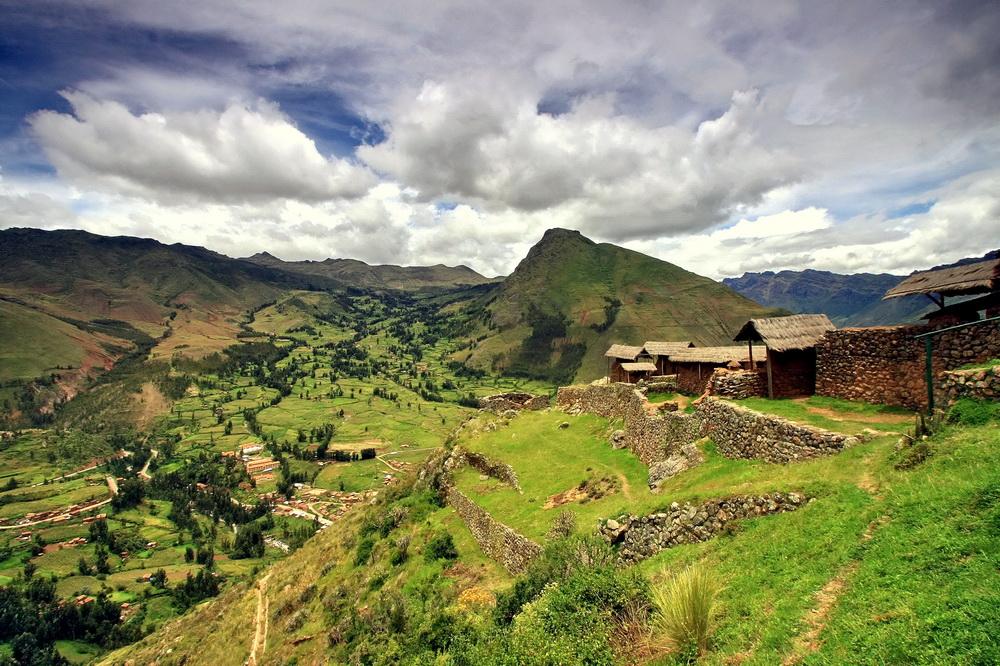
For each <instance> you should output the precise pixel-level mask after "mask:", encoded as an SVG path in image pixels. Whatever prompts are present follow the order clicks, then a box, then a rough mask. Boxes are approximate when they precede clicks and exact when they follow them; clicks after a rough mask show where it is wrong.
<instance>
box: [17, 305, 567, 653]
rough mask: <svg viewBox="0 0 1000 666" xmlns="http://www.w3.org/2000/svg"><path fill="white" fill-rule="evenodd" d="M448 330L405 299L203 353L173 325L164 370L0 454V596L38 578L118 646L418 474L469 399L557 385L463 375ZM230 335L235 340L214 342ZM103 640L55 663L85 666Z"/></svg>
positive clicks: (268, 310)
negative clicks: (254, 465) (91, 611)
mask: <svg viewBox="0 0 1000 666" xmlns="http://www.w3.org/2000/svg"><path fill="white" fill-rule="evenodd" d="M396 305H399V304H396ZM347 309H350V310H351V311H350V313H348V312H347ZM182 314H183V313H182ZM179 319H180V318H179ZM180 323H182V324H183V323H184V322H180ZM188 323H190V322H188ZM223 324H224V325H223ZM448 325H449V324H448V322H447V321H446V320H436V321H432V322H430V323H427V322H424V321H422V320H421V310H420V308H419V307H418V306H415V305H413V304H412V303H410V304H406V303H404V304H403V305H402V306H399V307H393V304H392V303H391V302H390V303H389V304H388V305H387V304H386V303H384V302H382V301H381V300H378V299H373V298H371V297H367V296H361V297H356V298H355V299H354V300H353V301H344V300H343V299H341V300H340V301H337V302H334V301H332V300H330V298H329V297H328V296H327V295H325V294H316V293H310V292H302V293H296V294H293V295H292V296H291V297H289V298H287V299H285V300H283V301H280V302H277V303H273V304H270V305H266V306H264V307H263V308H261V309H260V310H258V311H256V312H252V313H249V314H247V315H245V316H244V317H243V320H242V321H240V320H239V318H235V319H230V320H227V321H225V322H221V321H220V322H219V323H218V325H215V326H214V327H209V328H208V329H206V330H205V331H203V333H204V335H205V336H208V337H207V338H206V339H205V340H198V339H197V336H198V334H199V333H198V329H197V328H196V327H194V326H189V325H184V326H178V331H179V332H178V333H177V334H176V336H175V337H173V338H171V345H172V346H171V347H170V349H169V350H167V349H166V348H162V349H160V348H157V349H158V350H159V351H157V352H154V353H153V354H152V355H151V356H152V357H154V358H156V359H159V360H158V361H157V362H156V363H159V365H156V363H154V364H153V365H149V364H143V363H141V362H140V363H135V362H133V363H132V365H131V366H129V365H128V364H123V366H122V368H121V369H118V368H116V370H115V372H114V373H112V376H110V377H109V378H107V379H106V380H104V382H105V384H104V385H103V386H101V387H100V390H99V391H97V392H96V393H95V396H94V397H92V396H90V395H89V394H88V395H87V396H86V400H87V402H85V403H81V404H85V405H86V406H84V407H81V406H79V405H75V404H74V403H75V402H76V401H71V402H70V403H67V406H66V407H65V408H64V409H63V410H62V411H61V412H60V413H64V414H66V415H67V416H66V417H65V419H64V423H65V424H66V426H64V427H63V428H60V429H52V430H46V429H37V430H33V431H23V432H18V433H17V434H16V436H14V437H8V438H7V439H3V440H0V463H2V466H0V469H2V470H3V471H2V472H0V527H2V528H6V529H2V530H0V584H4V583H9V582H15V581H20V580H26V579H28V578H33V577H39V578H41V579H44V580H50V581H52V583H53V585H54V587H53V594H54V596H55V598H57V599H63V600H69V601H73V602H74V603H77V604H90V603H96V604H104V605H105V606H107V604H111V603H113V604H117V605H118V606H120V607H121V608H122V609H124V610H123V611H122V618H123V619H122V620H121V622H122V624H121V627H123V629H122V631H123V632H125V633H128V632H131V633H128V635H130V636H131V635H137V634H141V633H145V632H147V631H149V630H150V629H151V628H153V627H156V626H158V625H159V624H160V623H162V622H164V621H166V620H168V619H170V618H172V617H174V616H175V615H177V614H178V613H180V612H182V611H183V610H184V609H185V608H187V607H188V606H189V605H191V604H192V603H196V602H197V601H198V600H199V599H202V598H205V596H212V595H213V594H215V593H217V591H218V589H219V585H220V584H221V585H222V586H231V585H234V584H238V583H239V582H240V581H248V580H250V579H252V578H253V577H254V576H255V575H256V574H257V572H258V571H260V570H262V569H264V568H266V567H267V566H268V565H269V564H271V563H273V562H275V561H277V560H279V559H282V558H284V557H286V556H287V555H288V553H290V552H294V551H295V550H296V549H298V548H301V547H302V546H303V545H304V544H305V543H306V542H307V541H308V540H309V539H310V538H311V537H312V536H313V535H314V534H315V533H316V532H317V531H318V530H322V529H325V528H327V527H329V526H331V525H333V524H334V523H336V522H337V521H340V520H342V519H343V518H345V517H346V516H349V515H350V514H351V512H352V509H353V508H354V507H355V506H357V505H359V504H363V503H367V502H369V501H370V500H371V499H372V498H374V497H375V496H377V495H378V494H379V493H381V492H383V491H384V490H385V489H386V488H387V487H391V486H393V485H394V484H396V483H397V482H399V481H400V480H401V479H404V478H406V477H408V476H409V475H411V474H412V473H413V472H414V471H415V470H416V469H417V468H418V467H419V466H420V464H421V463H422V462H423V460H424V459H425V458H426V456H427V455H428V454H429V453H430V452H431V451H432V450H434V449H436V448H437V447H439V446H440V445H441V444H442V442H443V441H444V440H445V439H446V438H448V437H449V435H450V434H451V433H453V432H454V431H455V429H456V428H457V427H458V426H459V425H460V424H462V423H463V422H464V421H465V420H467V419H469V418H470V417H471V416H472V415H474V414H475V413H476V412H475V409H474V406H475V405H476V403H477V401H478V398H479V397H482V396H486V395H491V394H494V393H497V392H502V391H513V390H519V391H522V390H527V391H532V392H536V393H550V392H551V391H552V390H553V389H554V387H552V386H549V385H546V384H543V383H539V382H537V381H531V380H524V379H518V378H509V377H494V376H490V375H488V374H487V373H484V372H481V371H469V370H467V369H465V368H464V366H462V365H461V364H458V363H456V362H455V361H454V360H452V358H451V357H452V356H453V355H454V354H455V353H457V352H458V351H459V350H457V349H456V345H455V344H454V343H453V342H451V340H450V339H449V338H448V337H447V336H446V335H444V332H445V330H446V329H447V326H448ZM181 329H183V330H181ZM230 329H232V331H236V330H237V329H238V330H239V332H240V337H239V341H237V340H236V339H232V338H230V340H229V342H228V343H226V344H221V342H220V340H221V339H217V338H218V336H219V335H229V333H226V331H229V330H230ZM181 333H183V335H181ZM185 336H186V337H185ZM185 347H187V348H190V349H197V350H199V351H198V353H197V354H194V357H193V358H192V357H190V356H188V357H185V356H177V355H176V354H175V353H174V352H177V351H178V350H180V349H182V348H185ZM217 350H224V351H223V352H222V353H219V352H218V351H217ZM168 351H169V352H170V353H171V354H173V356H171V357H170V358H171V359H172V360H171V362H170V364H169V365H163V360H162V359H164V358H165V354H166V353H167V352H168ZM102 395H103V398H102V397H101V396H102ZM120 408H124V409H120ZM86 409H92V410H94V411H93V413H92V414H87V413H86V411H85V410H86ZM105 413H106V414H107V415H108V417H107V420H106V422H107V423H108V424H110V428H111V429H110V430H107V429H106V430H103V431H102V430H101V429H100V428H95V427H94V426H93V423H94V421H95V419H94V416H93V415H94V414H105ZM123 415H124V416H127V417H128V418H134V421H132V424H133V425H131V426H129V422H128V421H127V420H125V418H123ZM101 418H104V417H101ZM57 419H58V414H57ZM67 426H69V427H67ZM269 460H272V461H273V463H267V464H266V465H265V466H273V469H269V470H265V471H263V472H260V473H257V472H254V473H249V472H248V471H246V470H245V469H244V466H245V464H249V463H251V462H253V461H264V462H265V463H266V461H269ZM80 506H84V507H85V510H80V511H76V510H75V509H74V507H80ZM39 516H40V517H41V518H42V520H41V521H38V520H34V519H35V518H36V517H39ZM95 525H96V527H95ZM467 541H468V540H467V539H466V540H461V539H460V542H461V544H462V545H463V547H465V546H467V545H468V543H467ZM206 574H207V575H209V576H210V578H204V580H203V577H204V576H205V575H206ZM102 607H103V606H102ZM108 607H110V606H108ZM125 627H131V628H130V629H128V630H127V631H126V629H124V628H125ZM110 640H111V639H102V638H101V637H99V636H96V635H91V636H90V637H89V638H88V639H86V640H63V641H58V642H57V643H56V644H55V645H54V649H56V650H57V651H58V652H59V654H61V655H63V656H64V657H65V658H66V659H67V660H69V661H71V662H72V663H84V662H86V661H88V660H92V659H93V658H95V656H97V655H100V654H103V653H104V652H105V651H106V650H107V649H108V648H110V647H114V645H115V644H116V643H114V641H117V640H119V638H115V639H114V641H112V642H109V641H110ZM120 640H126V639H125V638H120Z"/></svg>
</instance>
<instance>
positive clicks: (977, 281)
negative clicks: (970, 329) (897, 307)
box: [882, 259, 1000, 324]
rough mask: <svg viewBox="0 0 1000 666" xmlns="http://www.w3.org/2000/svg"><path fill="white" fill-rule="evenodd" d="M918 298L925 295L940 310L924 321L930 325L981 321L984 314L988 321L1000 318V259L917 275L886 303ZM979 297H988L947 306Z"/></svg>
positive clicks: (898, 287) (891, 292) (894, 291)
mask: <svg viewBox="0 0 1000 666" xmlns="http://www.w3.org/2000/svg"><path fill="white" fill-rule="evenodd" d="M915 294H923V295H924V296H926V297H927V298H929V299H930V300H931V301H932V302H933V303H934V304H935V305H937V306H938V309H937V310H934V311H933V312H931V313H929V314H928V315H927V316H925V317H924V319H928V320H930V323H934V324H948V323H954V324H958V323H962V322H970V321H979V313H980V312H982V311H985V314H986V317H987V318H990V317H996V316H1000V259H988V260H986V261H977V262H975V263H971V264H965V265H963V266H953V267H951V268H939V269H936V270H930V271H922V272H920V273H914V274H913V275H911V276H910V277H908V278H906V279H905V280H903V281H902V282H900V283H899V284H897V285H896V286H895V287H893V288H892V289H890V290H889V291H887V292H886V293H885V296H883V297H882V300H888V299H890V298H899V297H900V296H910V295H915ZM935 294H937V296H936V297H935ZM977 294H985V296H980V297H979V298H975V299H971V300H966V301H962V302H960V303H954V304H952V305H947V303H946V302H945V299H946V298H948V297H954V296H974V295H977Z"/></svg>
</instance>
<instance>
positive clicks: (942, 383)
mask: <svg viewBox="0 0 1000 666" xmlns="http://www.w3.org/2000/svg"><path fill="white" fill-rule="evenodd" d="M937 394H940V395H941V396H943V397H944V399H945V400H947V404H944V405H941V406H942V407H950V406H951V405H953V404H955V401H956V400H961V399H962V398H972V399H974V400H998V399H1000V365H995V366H993V367H992V368H979V369H977V370H951V371H949V372H943V373H941V376H940V377H939V378H938V384H937ZM937 394H936V395H937Z"/></svg>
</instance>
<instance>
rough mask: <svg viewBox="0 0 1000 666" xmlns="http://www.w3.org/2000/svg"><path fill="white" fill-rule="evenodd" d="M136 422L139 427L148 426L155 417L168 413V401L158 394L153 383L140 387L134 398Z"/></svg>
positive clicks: (158, 391)
mask: <svg viewBox="0 0 1000 666" xmlns="http://www.w3.org/2000/svg"><path fill="white" fill-rule="evenodd" d="M133 400H134V401H135V415H136V420H137V421H138V422H139V425H140V426H148V425H149V424H151V423H152V422H153V419H155V418H156V417H157V416H160V415H161V414H166V413H167V412H168V411H170V401H169V400H167V398H166V396H164V395H163V394H162V393H160V389H158V388H156V384H154V383H153V382H146V383H145V384H143V385H142V390H141V391H139V395H137V396H134V397H133Z"/></svg>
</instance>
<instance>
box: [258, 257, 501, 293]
mask: <svg viewBox="0 0 1000 666" xmlns="http://www.w3.org/2000/svg"><path fill="white" fill-rule="evenodd" d="M246 260H247V261H251V262H253V263H255V264H260V265H261V266H268V267H270V268H279V269H282V270H285V271H289V272H292V273H302V274H305V275H320V276H323V277H327V278H332V279H335V280H338V281H340V282H343V283H345V284H349V285H351V286H354V287H358V288H361V289H405V290H412V289H421V288H426V287H461V286H474V285H480V284H488V283H491V282H499V281H500V279H501V278H487V277H483V276H482V275H480V274H479V273H477V272H476V271H474V270H472V269H471V268H469V267H468V266H444V265H442V264H437V265H435V266H393V265H382V266H372V265H369V264H366V263H365V262H363V261H358V260H357V259H324V260H323V261H282V260H281V259H278V258H277V257H275V256H273V255H271V254H269V253H267V252H258V253H257V254H255V255H253V256H251V257H247V258H246Z"/></svg>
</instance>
